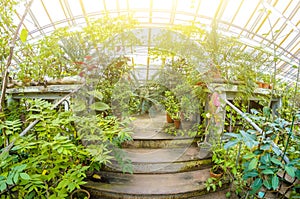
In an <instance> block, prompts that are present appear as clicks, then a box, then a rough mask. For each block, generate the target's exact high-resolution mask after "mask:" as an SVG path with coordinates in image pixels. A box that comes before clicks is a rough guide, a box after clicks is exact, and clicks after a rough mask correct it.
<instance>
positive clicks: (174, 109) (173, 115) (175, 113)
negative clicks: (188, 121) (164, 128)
mask: <svg viewBox="0 0 300 199" xmlns="http://www.w3.org/2000/svg"><path fill="white" fill-rule="evenodd" d="M163 104H164V105H165V109H166V114H167V119H168V118H169V120H168V122H172V121H173V120H177V121H178V119H180V117H179V116H180V114H179V110H180V105H179V103H178V101H177V99H176V97H175V95H174V94H173V93H172V92H171V91H166V92H165V99H164V101H163Z"/></svg>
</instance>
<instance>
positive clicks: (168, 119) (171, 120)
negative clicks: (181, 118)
mask: <svg viewBox="0 0 300 199" xmlns="http://www.w3.org/2000/svg"><path fill="white" fill-rule="evenodd" d="M166 116H167V122H168V123H173V122H174V120H173V119H172V118H171V116H170V115H169V114H168V113H167V114H166Z"/></svg>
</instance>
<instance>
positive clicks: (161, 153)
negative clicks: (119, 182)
mask: <svg viewBox="0 0 300 199" xmlns="http://www.w3.org/2000/svg"><path fill="white" fill-rule="evenodd" d="M119 153H122V154H123V156H124V158H126V159H129V160H131V162H132V166H133V173H172V172H182V171H190V170H196V169H203V168H208V167H210V166H211V156H209V155H208V154H200V153H203V152H200V151H199V148H198V147H188V148H173V149H170V148H160V149H147V148H139V149H128V148H127V149H120V152H119ZM205 155H206V156H205ZM204 156H205V158H203V157H204ZM200 157H201V158H200ZM111 162H112V164H108V165H107V167H106V168H105V169H106V170H109V171H117V172H121V171H122V169H121V168H120V166H119V164H118V163H117V162H116V161H113V160H112V161H111Z"/></svg>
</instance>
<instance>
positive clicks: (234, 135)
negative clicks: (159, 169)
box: [224, 133, 241, 139]
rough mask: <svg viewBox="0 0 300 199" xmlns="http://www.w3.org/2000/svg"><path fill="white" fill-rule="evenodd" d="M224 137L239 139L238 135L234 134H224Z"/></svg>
mask: <svg viewBox="0 0 300 199" xmlns="http://www.w3.org/2000/svg"><path fill="white" fill-rule="evenodd" d="M224 136H229V137H234V138H238V139H239V138H241V136H240V135H239V134H236V133H224Z"/></svg>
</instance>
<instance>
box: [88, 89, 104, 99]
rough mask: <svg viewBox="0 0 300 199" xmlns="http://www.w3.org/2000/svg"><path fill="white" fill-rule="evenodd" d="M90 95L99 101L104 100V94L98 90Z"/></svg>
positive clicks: (90, 92)
mask: <svg viewBox="0 0 300 199" xmlns="http://www.w3.org/2000/svg"><path fill="white" fill-rule="evenodd" d="M88 94H89V95H92V96H93V97H95V98H97V99H99V100H102V99H103V95H102V93H101V92H100V91H96V90H94V91H89V92H88Z"/></svg>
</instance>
